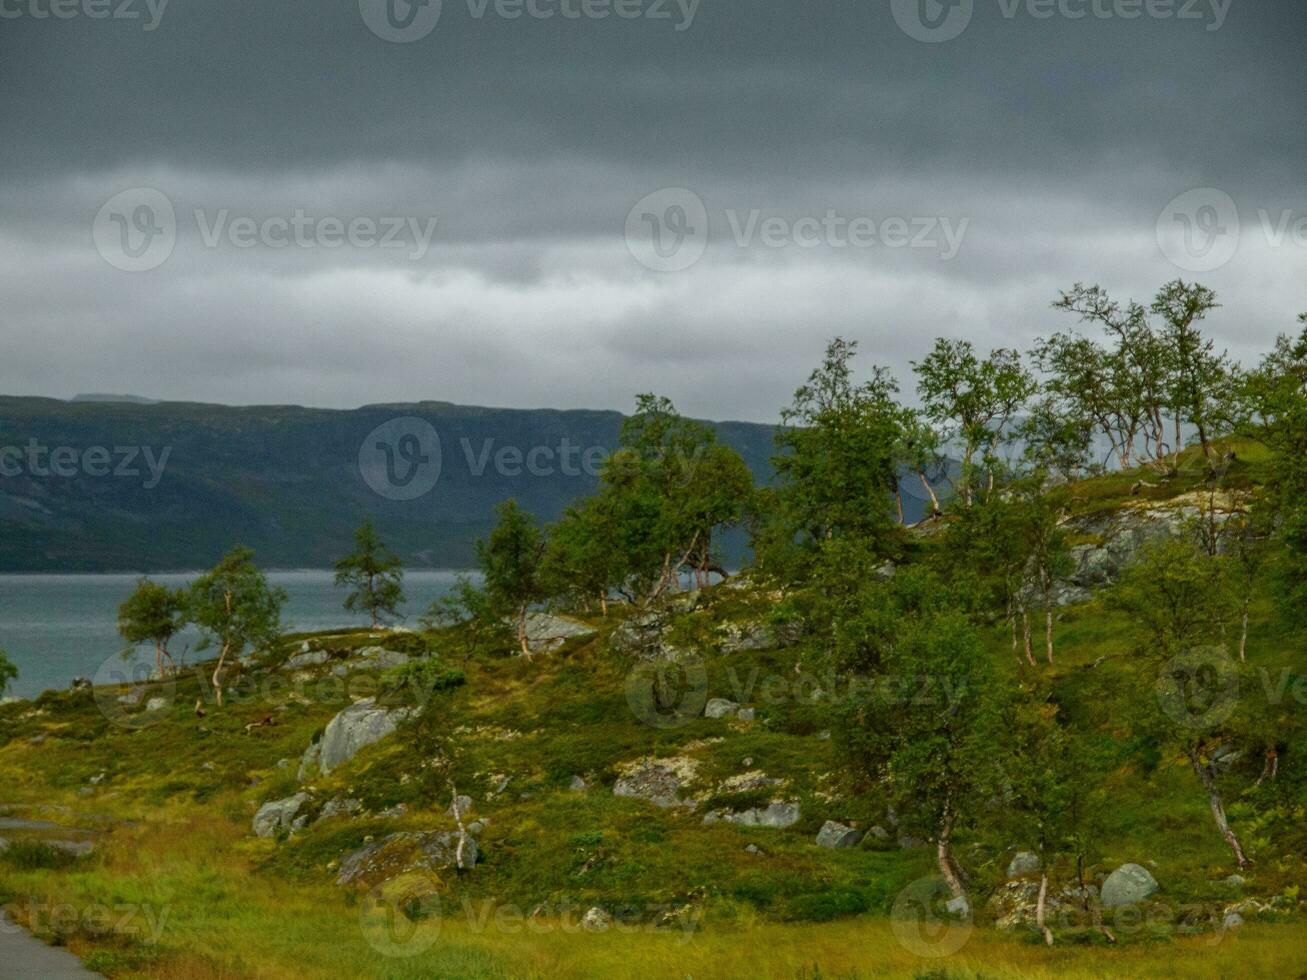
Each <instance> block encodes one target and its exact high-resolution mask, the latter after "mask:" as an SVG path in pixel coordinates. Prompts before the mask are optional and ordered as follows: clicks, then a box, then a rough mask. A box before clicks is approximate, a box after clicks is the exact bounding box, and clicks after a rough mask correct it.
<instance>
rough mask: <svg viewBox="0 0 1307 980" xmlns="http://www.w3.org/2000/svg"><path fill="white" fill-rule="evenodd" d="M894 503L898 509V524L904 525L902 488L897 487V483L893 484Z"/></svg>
mask: <svg viewBox="0 0 1307 980" xmlns="http://www.w3.org/2000/svg"><path fill="white" fill-rule="evenodd" d="M894 503H895V505H896V506H897V507H898V511H899V523H900V524H902V523H904V521H903V488H902V487H901V486H899V485H898V484H897V483H895V484H894Z"/></svg>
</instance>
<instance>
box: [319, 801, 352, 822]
mask: <svg viewBox="0 0 1307 980" xmlns="http://www.w3.org/2000/svg"><path fill="white" fill-rule="evenodd" d="M362 812H363V802H362V801H361V800H343V799H341V798H340V797H336V798H334V799H330V800H328V801H327V802H326V803H325V804H324V805H323V807H322V812H321V813H320V814H318V820H317V822H318V823H321V822H322V821H324V820H330V819H331V818H332V817H352V816H354V815H355V814H359V813H362Z"/></svg>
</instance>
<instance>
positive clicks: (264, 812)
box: [253, 793, 309, 837]
mask: <svg viewBox="0 0 1307 980" xmlns="http://www.w3.org/2000/svg"><path fill="white" fill-rule="evenodd" d="M308 801H309V794H308V793H296V794H295V795H294V796H288V797H286V798H285V799H284V800H272V801H270V802H268V803H265V804H263V806H261V807H259V812H258V813H256V814H254V824H253V829H254V836H256V837H273V836H275V835H276V834H277V832H278V831H289V830H290V829H291V827H292V825H293V824H294V822H295V818H296V816H297V815H298V814H299V812H300V808H301V807H302V806H304V804H305V803H307V802H308Z"/></svg>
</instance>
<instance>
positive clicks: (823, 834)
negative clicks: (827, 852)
mask: <svg viewBox="0 0 1307 980" xmlns="http://www.w3.org/2000/svg"><path fill="white" fill-rule="evenodd" d="M863 836H864V833H863V831H861V830H854V829H853V828H852V827H846V826H845V825H844V824H842V823H838V822H836V821H834V820H827V821H826V822H825V823H824V824H822V825H821V830H819V831H817V846H818V847H828V848H831V849H832V850H843V849H844V848H848V847H856V846H857V845H858V843H859V842H860V841H861V840H862V838H863Z"/></svg>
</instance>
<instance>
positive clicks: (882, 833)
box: [868, 824, 889, 840]
mask: <svg viewBox="0 0 1307 980" xmlns="http://www.w3.org/2000/svg"><path fill="white" fill-rule="evenodd" d="M868 833H870V834H871V836H872V837H874V838H876V840H889V831H888V830H886V829H885V828H884V827H882V826H881V825H880V824H876V825H875V826H874V827H872V828H871V830H870V831H868Z"/></svg>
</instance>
